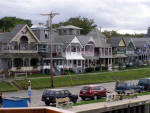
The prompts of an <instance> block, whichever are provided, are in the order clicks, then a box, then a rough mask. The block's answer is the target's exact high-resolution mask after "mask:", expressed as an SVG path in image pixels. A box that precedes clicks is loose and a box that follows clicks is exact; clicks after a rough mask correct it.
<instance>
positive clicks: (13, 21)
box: [0, 17, 32, 32]
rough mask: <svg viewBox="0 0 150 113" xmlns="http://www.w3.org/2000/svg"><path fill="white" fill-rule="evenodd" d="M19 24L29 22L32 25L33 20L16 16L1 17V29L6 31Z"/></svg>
mask: <svg viewBox="0 0 150 113" xmlns="http://www.w3.org/2000/svg"><path fill="white" fill-rule="evenodd" d="M17 24H28V25H29V26H31V25H32V24H31V20H25V19H21V18H16V17H4V18H1V19H0V29H1V30H4V31H5V32H9V31H11V30H12V29H13V28H14V27H15V26H16V25H17Z"/></svg>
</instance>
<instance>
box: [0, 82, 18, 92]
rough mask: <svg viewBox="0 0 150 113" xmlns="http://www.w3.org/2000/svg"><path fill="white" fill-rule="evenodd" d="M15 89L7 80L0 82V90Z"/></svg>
mask: <svg viewBox="0 0 150 113" xmlns="http://www.w3.org/2000/svg"><path fill="white" fill-rule="evenodd" d="M6 91H17V89H16V88H15V87H13V86H12V85H11V84H10V83H9V82H0V92H6Z"/></svg>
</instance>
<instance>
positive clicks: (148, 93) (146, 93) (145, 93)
mask: <svg viewBox="0 0 150 113" xmlns="http://www.w3.org/2000/svg"><path fill="white" fill-rule="evenodd" d="M142 95H150V92H142V93H139V94H138V96H142Z"/></svg>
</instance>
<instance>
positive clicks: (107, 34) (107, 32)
mask: <svg viewBox="0 0 150 113" xmlns="http://www.w3.org/2000/svg"><path fill="white" fill-rule="evenodd" d="M103 34H104V35H105V36H106V37H112V36H122V37H134V38H135V37H137V38H138V37H144V35H145V34H129V33H126V34H120V33H118V32H117V31H114V30H112V31H107V30H104V31H103Z"/></svg>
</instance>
